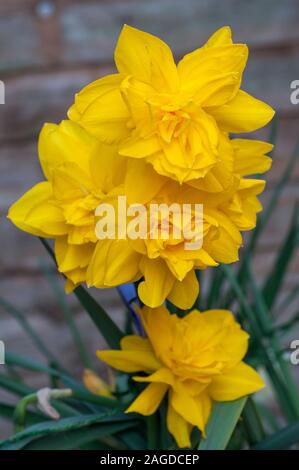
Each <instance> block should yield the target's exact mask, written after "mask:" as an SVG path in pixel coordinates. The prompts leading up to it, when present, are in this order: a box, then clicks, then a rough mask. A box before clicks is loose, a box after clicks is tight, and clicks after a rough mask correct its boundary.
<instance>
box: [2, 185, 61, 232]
mask: <svg viewBox="0 0 299 470" xmlns="http://www.w3.org/2000/svg"><path fill="white" fill-rule="evenodd" d="M52 192H53V191H52V186H51V184H50V183H49V182H47V181H44V182H42V183H38V184H36V185H35V186H33V188H31V189H30V190H29V191H27V193H25V194H24V195H23V196H22V197H21V198H20V199H18V200H17V201H16V202H15V203H14V204H13V205H12V206H11V207H10V209H9V211H8V218H9V219H10V220H11V221H12V222H13V223H14V225H16V226H17V227H18V228H20V229H21V230H24V231H25V232H29V233H31V234H32V235H36V236H38V237H50V238H53V237H55V236H60V235H64V234H65V233H66V232H67V227H66V224H65V222H64V217H63V213H62V211H61V209H60V208H59V207H57V206H56V205H54V204H52V203H51V201H50V199H51V196H52Z"/></svg>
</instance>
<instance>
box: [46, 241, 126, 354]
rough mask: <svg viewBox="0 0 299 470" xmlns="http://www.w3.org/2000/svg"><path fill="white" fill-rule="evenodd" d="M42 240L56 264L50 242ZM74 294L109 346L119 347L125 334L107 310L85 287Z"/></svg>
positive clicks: (78, 288)
mask: <svg viewBox="0 0 299 470" xmlns="http://www.w3.org/2000/svg"><path fill="white" fill-rule="evenodd" d="M40 240H41V242H42V244H43V245H44V247H45V248H46V250H47V251H48V253H49V254H50V256H51V258H52V259H53V260H54V262H55V264H56V259H55V255H54V252H53V250H52V248H51V247H50V245H49V243H48V242H47V240H45V239H44V238H40ZM74 294H75V295H76V297H77V298H78V300H79V302H80V303H81V305H82V306H83V307H84V309H85V310H86V312H87V313H88V315H89V316H90V318H91V320H92V321H93V323H94V324H95V325H96V327H97V329H98V330H99V331H100V333H101V334H102V335H103V337H104V338H105V340H106V341H107V343H108V344H109V346H110V347H111V348H113V349H115V348H119V343H120V340H121V338H122V337H123V336H124V334H123V332H122V331H121V330H120V329H119V328H118V326H117V325H116V324H115V323H114V322H113V321H112V320H111V318H110V317H109V315H108V314H107V312H105V310H104V309H103V308H102V307H101V306H100V305H99V304H98V303H97V302H96V301H95V299H94V298H93V297H92V296H91V295H90V294H89V293H88V292H87V291H86V289H84V287H82V286H79V287H77V288H76V289H75V290H74Z"/></svg>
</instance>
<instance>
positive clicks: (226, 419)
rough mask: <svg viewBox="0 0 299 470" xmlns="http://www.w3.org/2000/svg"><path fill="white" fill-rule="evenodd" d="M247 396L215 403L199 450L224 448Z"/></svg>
mask: <svg viewBox="0 0 299 470" xmlns="http://www.w3.org/2000/svg"><path fill="white" fill-rule="evenodd" d="M246 400H247V397H243V398H240V399H239V400H234V401H230V402H221V403H220V402H218V403H216V404H215V405H214V407H213V411H212V414H211V416H210V419H209V422H208V424H207V429H206V432H207V437H206V439H202V440H201V442H200V444H199V447H198V449H199V450H224V449H225V448H226V446H227V444H228V442H229V440H230V438H231V435H232V433H233V431H234V429H235V427H236V424H237V422H238V419H239V417H240V415H241V413H242V410H243V408H244V406H245V403H246Z"/></svg>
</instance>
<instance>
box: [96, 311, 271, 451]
mask: <svg viewBox="0 0 299 470" xmlns="http://www.w3.org/2000/svg"><path fill="white" fill-rule="evenodd" d="M140 315H141V319H142V322H143V326H144V329H145V331H146V334H147V338H143V337H140V336H135V335H131V336H126V337H124V338H123V339H122V341H121V350H111V351H98V352H97V355H98V357H99V358H100V359H101V360H102V361H104V362H105V363H107V364H109V365H110V366H112V367H113V368H115V369H117V370H120V371H123V372H127V373H129V374H132V373H136V372H144V375H138V376H134V377H133V379H134V380H135V381H137V382H141V383H147V384H148V385H147V386H146V387H145V389H144V390H143V391H142V392H141V393H140V395H139V396H138V397H137V398H136V399H135V401H134V402H133V403H132V404H131V405H130V407H129V408H128V409H127V412H136V413H140V414H142V415H145V416H147V415H151V414H153V413H154V412H155V411H156V410H157V409H158V407H159V405H160V403H161V401H162V399H163V398H164V396H165V395H166V394H168V412H167V427H168V430H169V432H170V433H171V434H172V435H173V436H174V438H175V440H176V442H177V444H178V446H179V447H190V446H191V442H190V433H191V430H192V428H193V427H194V426H195V427H197V428H198V429H199V430H200V431H201V432H202V434H203V436H205V427H206V423H207V421H208V418H209V416H210V413H211V410H212V406H213V402H215V401H230V400H236V399H238V398H240V397H243V396H246V395H249V394H251V393H254V392H256V391H258V390H260V389H261V388H263V386H264V383H263V381H262V379H261V378H260V376H259V375H258V373H257V372H255V370H254V369H252V367H250V366H249V365H247V364H245V362H243V361H242V359H243V358H244V356H245V354H246V351H247V347H248V334H247V333H246V332H245V331H244V330H242V329H241V327H240V325H239V324H238V323H237V322H236V321H235V319H234V317H233V315H232V313H231V312H229V311H226V310H208V311H206V312H199V311H197V310H194V311H193V312H191V313H189V314H188V315H186V316H185V317H183V318H179V317H177V316H176V315H171V314H170V313H169V312H168V311H167V309H166V308H165V307H163V306H162V307H159V308H157V309H154V310H152V309H150V308H148V307H144V308H143V309H142V311H141V312H140Z"/></svg>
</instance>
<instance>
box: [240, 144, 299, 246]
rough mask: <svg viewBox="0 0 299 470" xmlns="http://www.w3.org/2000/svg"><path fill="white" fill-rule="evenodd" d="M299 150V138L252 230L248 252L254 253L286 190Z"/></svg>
mask: <svg viewBox="0 0 299 470" xmlns="http://www.w3.org/2000/svg"><path fill="white" fill-rule="evenodd" d="M298 151H299V140H298V142H297V143H296V145H295V148H294V151H293V153H292V155H291V157H290V159H289V161H288V164H287V167H286V169H285V170H284V172H283V173H282V175H281V178H280V180H279V181H278V183H277V184H276V185H275V189H274V191H273V194H272V197H271V199H270V201H269V203H268V205H267V207H266V209H265V210H264V211H263V212H262V214H261V216H260V218H259V219H258V223H257V226H256V228H255V230H254V231H253V232H252V236H251V240H250V243H249V247H248V252H251V253H252V252H253V251H254V249H255V247H256V244H257V241H258V238H259V236H260V235H261V233H262V231H263V230H264V228H265V226H266V224H267V222H268V220H269V219H270V217H271V215H272V214H273V210H274V209H275V207H276V204H277V202H278V200H279V197H280V195H281V193H282V191H283V190H284V188H285V185H286V183H287V182H288V180H289V178H290V176H291V174H292V172H293V169H294V166H295V164H296V162H297V157H298Z"/></svg>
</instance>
